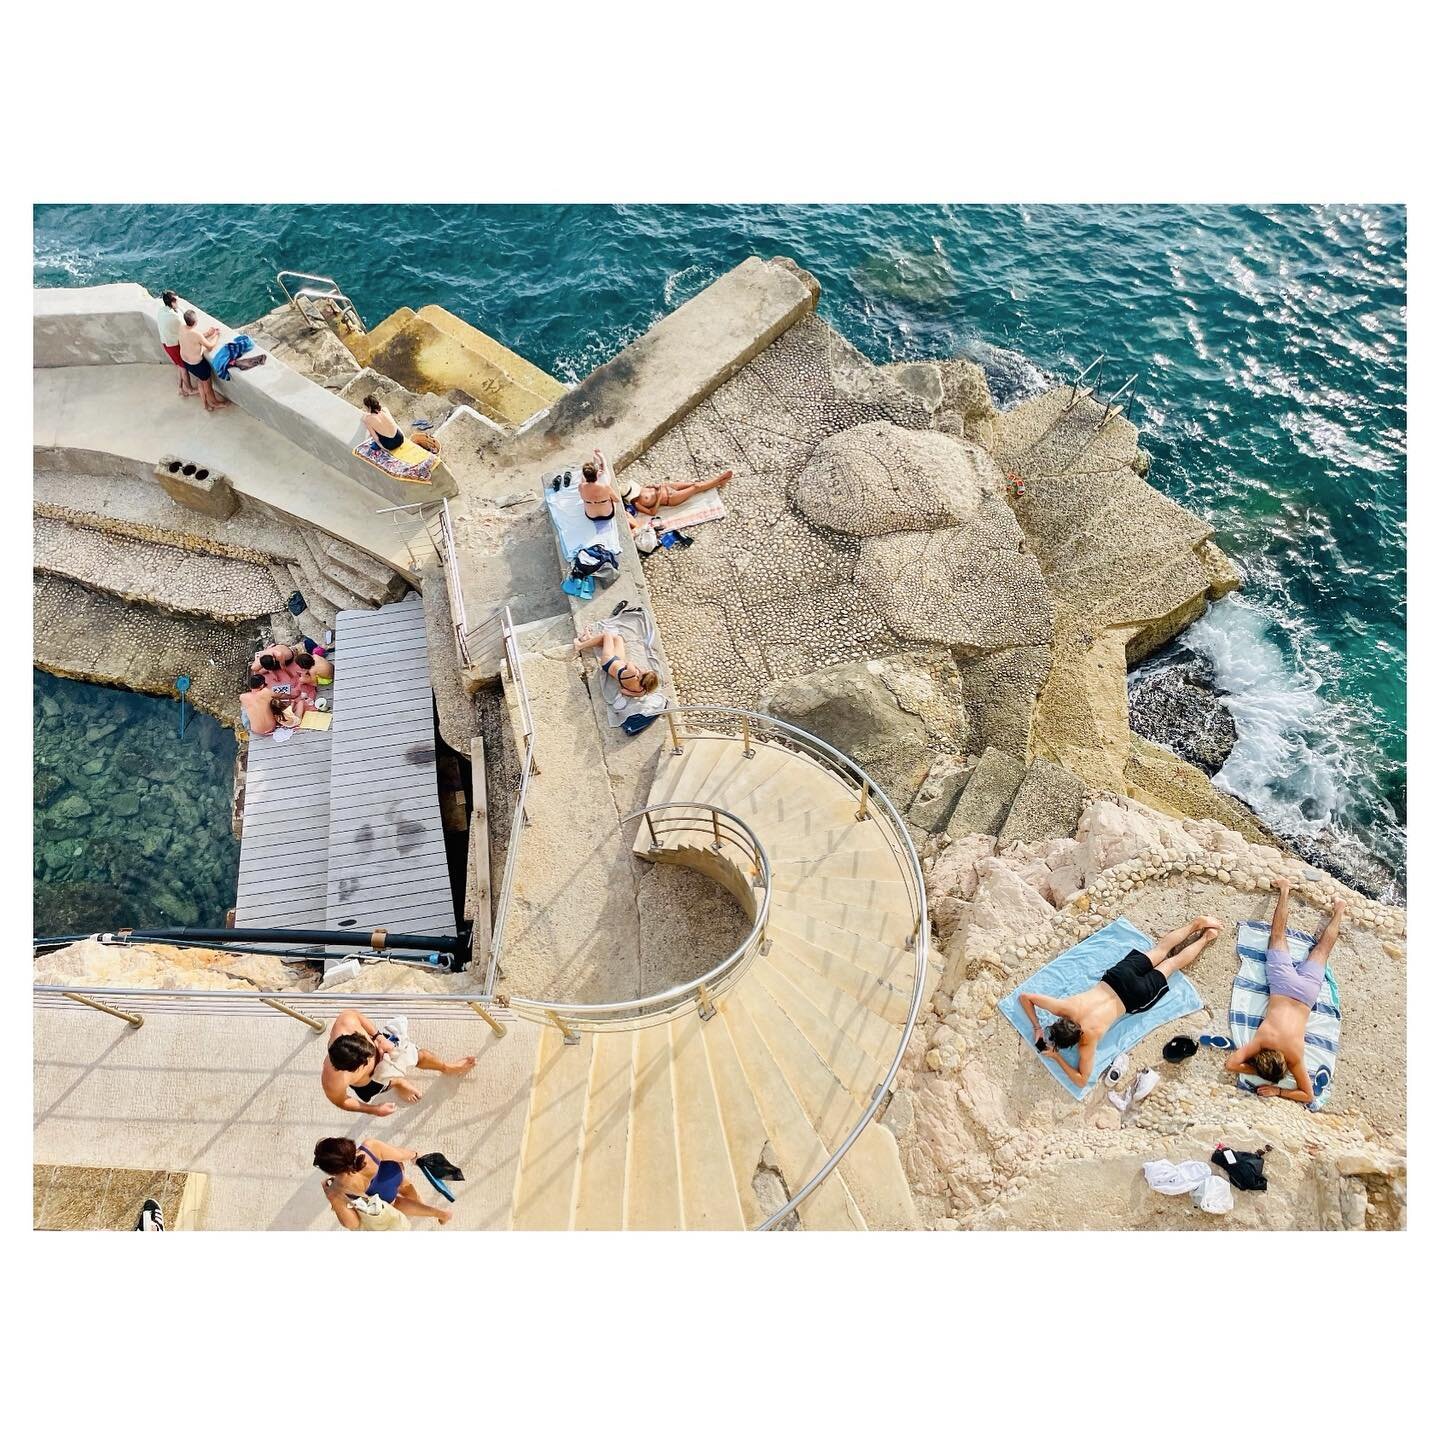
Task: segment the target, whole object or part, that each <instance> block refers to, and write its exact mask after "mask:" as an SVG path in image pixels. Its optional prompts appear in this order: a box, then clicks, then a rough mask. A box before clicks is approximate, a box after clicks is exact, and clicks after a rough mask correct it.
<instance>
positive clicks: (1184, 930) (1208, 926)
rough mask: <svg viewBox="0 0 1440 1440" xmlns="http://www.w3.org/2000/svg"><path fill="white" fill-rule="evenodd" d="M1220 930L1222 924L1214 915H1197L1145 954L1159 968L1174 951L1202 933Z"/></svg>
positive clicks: (1163, 936) (1159, 940) (1161, 939)
mask: <svg viewBox="0 0 1440 1440" xmlns="http://www.w3.org/2000/svg"><path fill="white" fill-rule="evenodd" d="M1220 928H1221V926H1220V922H1219V921H1218V920H1217V919H1216V918H1215V917H1214V916H1213V915H1197V916H1196V917H1195V918H1194V919H1193V920H1187V921H1186V922H1185V924H1183V925H1181V926H1180V927H1179V929H1177V930H1172V931H1170V933H1169V934H1168V935H1162V936H1161V937H1160V938H1159V939H1158V940H1157V941H1156V942H1155V944H1154V945H1153V946H1152V947H1151V948H1150V949H1149V950H1147V951H1146V952H1145V953H1146V954H1147V955H1148V956H1149V957H1150V963H1151V964H1152V965H1156V966H1158V965H1159V964H1160V963H1161V961H1163V960H1164V959H1165V958H1166V956H1168V955H1169V954H1170V952H1171V951H1172V950H1174V949H1176V948H1177V947H1178V946H1180V945H1182V944H1185V943H1187V942H1188V941H1189V940H1190V939H1191V938H1192V937H1193V936H1195V935H1198V934H1199V933H1200V932H1201V931H1203V930H1214V931H1216V932H1217V933H1218V932H1219V930H1220Z"/></svg>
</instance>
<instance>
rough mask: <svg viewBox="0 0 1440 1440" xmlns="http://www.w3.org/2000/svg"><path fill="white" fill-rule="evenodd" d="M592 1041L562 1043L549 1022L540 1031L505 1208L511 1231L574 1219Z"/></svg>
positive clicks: (553, 1226)
mask: <svg viewBox="0 0 1440 1440" xmlns="http://www.w3.org/2000/svg"><path fill="white" fill-rule="evenodd" d="M593 1044H594V1041H593V1039H592V1038H591V1037H590V1036H582V1037H581V1040H580V1043H579V1044H578V1045H567V1044H565V1040H564V1036H562V1035H561V1033H560V1031H559V1030H558V1029H556V1028H555V1027H554V1026H552V1025H547V1026H546V1027H545V1029H544V1030H543V1031H542V1032H541V1035H540V1047H539V1051H538V1053H537V1055H536V1060H535V1080H534V1086H533V1089H532V1091H531V1096H530V1113H529V1116H528V1117H527V1119H526V1122H525V1137H524V1140H523V1141H522V1144H521V1151H520V1168H519V1172H518V1174H517V1175H516V1179H515V1203H514V1206H513V1208H512V1212H511V1213H512V1217H513V1220H512V1228H514V1229H516V1230H568V1229H570V1227H571V1225H572V1223H573V1221H574V1215H575V1181H576V1174H577V1171H578V1168H579V1164H580V1144H579V1138H580V1134H581V1125H582V1122H583V1119H584V1115H585V1106H586V1100H587V1097H588V1094H589V1089H590V1069H591V1061H592V1059H593V1055H592V1046H593Z"/></svg>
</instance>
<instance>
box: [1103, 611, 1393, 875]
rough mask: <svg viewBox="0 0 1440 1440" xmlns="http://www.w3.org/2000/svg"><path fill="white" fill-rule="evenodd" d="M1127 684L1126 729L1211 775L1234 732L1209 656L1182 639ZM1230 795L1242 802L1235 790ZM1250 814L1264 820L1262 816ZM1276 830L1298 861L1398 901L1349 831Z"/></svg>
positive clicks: (1387, 871) (1375, 861)
mask: <svg viewBox="0 0 1440 1440" xmlns="http://www.w3.org/2000/svg"><path fill="white" fill-rule="evenodd" d="M1127 689H1128V692H1129V699H1130V728H1131V729H1132V730H1133V731H1134V732H1135V733H1136V734H1137V735H1139V736H1141V737H1142V738H1144V739H1146V740H1148V741H1150V742H1151V743H1152V744H1155V745H1161V746H1163V747H1164V748H1165V749H1167V750H1169V751H1170V752H1171V753H1172V754H1174V755H1177V756H1179V757H1180V759H1182V760H1185V761H1187V762H1188V763H1190V764H1191V765H1194V766H1195V767H1196V768H1197V769H1198V770H1201V771H1203V772H1204V773H1205V774H1206V775H1207V776H1208V777H1209V778H1210V779H1211V781H1212V782H1213V781H1214V778H1215V776H1216V775H1217V774H1218V773H1219V772H1220V770H1221V769H1222V768H1223V766H1224V764H1225V762H1226V760H1228V759H1229V757H1230V752H1231V751H1232V750H1233V749H1234V747H1235V743H1236V738H1237V735H1236V729H1235V721H1234V718H1233V717H1232V716H1231V714H1230V711H1229V709H1228V708H1227V707H1226V704H1225V699H1226V696H1225V692H1224V691H1223V690H1221V689H1220V688H1219V687H1218V686H1217V685H1216V683H1215V670H1214V667H1213V666H1212V665H1211V664H1210V662H1209V661H1208V660H1207V659H1206V658H1205V657H1204V656H1203V655H1199V654H1197V653H1196V652H1195V651H1193V650H1191V649H1189V648H1188V647H1187V646H1186V645H1185V643H1184V640H1183V638H1181V639H1179V640H1177V641H1175V642H1174V643H1173V644H1172V645H1171V646H1169V647H1167V649H1166V650H1165V651H1162V652H1160V653H1159V654H1157V655H1156V656H1154V657H1152V658H1151V659H1150V660H1149V661H1147V663H1146V664H1145V665H1143V666H1142V667H1141V668H1140V669H1138V670H1136V671H1134V672H1132V674H1131V675H1130V678H1129V681H1128V685H1127ZM1232 798H1234V799H1235V801H1236V803H1237V804H1242V805H1243V804H1244V803H1245V802H1244V801H1243V800H1241V799H1240V798H1239V797H1238V796H1236V797H1232ZM1246 808H1247V809H1250V807H1249V806H1246ZM1252 813H1254V812H1253V811H1252ZM1256 819H1257V820H1258V821H1260V822H1261V823H1262V824H1264V823H1266V822H1265V818H1264V817H1263V816H1260V815H1256ZM1275 836H1276V839H1277V840H1279V841H1282V842H1283V843H1284V845H1285V846H1286V847H1287V848H1288V849H1290V850H1292V851H1293V852H1294V853H1295V854H1296V855H1298V856H1300V857H1301V858H1302V859H1303V860H1306V861H1307V862H1309V863H1310V864H1311V865H1315V866H1317V867H1319V868H1320V869H1321V870H1325V871H1328V872H1329V873H1330V874H1331V875H1333V876H1334V877H1335V878H1336V879H1337V880H1340V881H1341V882H1342V883H1344V884H1345V885H1347V886H1349V887H1350V888H1351V889H1352V890H1355V891H1358V892H1359V893H1360V894H1362V895H1364V896H1366V897H1368V898H1369V899H1371V900H1382V901H1385V902H1386V903H1387V904H1403V903H1404V883H1403V879H1402V877H1400V876H1398V875H1396V873H1395V872H1394V871H1393V870H1392V869H1391V868H1390V867H1389V866H1388V865H1387V864H1386V863H1385V862H1384V861H1383V860H1382V859H1380V857H1379V856H1377V855H1375V854H1373V853H1371V852H1370V851H1369V850H1368V849H1367V848H1366V847H1365V846H1364V844H1363V843H1362V842H1361V841H1359V840H1358V839H1356V838H1355V837H1354V836H1351V835H1346V834H1342V833H1340V832H1338V831H1336V830H1334V829H1331V828H1327V829H1326V830H1324V831H1322V832H1321V833H1320V834H1318V835H1305V834H1296V833H1292V832H1288V831H1275Z"/></svg>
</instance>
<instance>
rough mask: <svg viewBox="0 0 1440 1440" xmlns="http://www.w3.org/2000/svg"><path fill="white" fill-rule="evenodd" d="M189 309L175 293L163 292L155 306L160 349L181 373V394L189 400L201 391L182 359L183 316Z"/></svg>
mask: <svg viewBox="0 0 1440 1440" xmlns="http://www.w3.org/2000/svg"><path fill="white" fill-rule="evenodd" d="M188 308H189V307H188V306H187V305H186V304H185V302H184V301H183V300H182V299H181V298H180V297H179V296H178V295H177V294H176V293H175V292H174V291H173V290H162V291H161V292H160V299H159V300H158V301H156V304H155V328H156V329H157V330H159V332H160V348H161V349H162V350H164V352H165V353H166V354H167V355H168V356H169V357H170V360H171V363H172V364H173V365H174V366H175V368H176V369H177V370H179V372H180V394H181V395H182V396H183V397H185V398H186V399H188V398H189V397H190V396H191V395H198V394H199V393H200V391H199V389H198V388H197V387H196V385H195V382H194V381H193V380H192V379H191V378H190V372H189V371H188V370H187V369H186V368H185V362H184V361H183V360H182V359H181V358H180V327H181V325H182V324H183V323H184V322H183V321H182V320H181V318H180V317H181V316H182V315H184V313H185V311H186V310H187V309H188Z"/></svg>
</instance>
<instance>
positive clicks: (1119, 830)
mask: <svg viewBox="0 0 1440 1440" xmlns="http://www.w3.org/2000/svg"><path fill="white" fill-rule="evenodd" d="M1217 828H1218V827H1217ZM1236 838H1237V839H1238V838H1239V837H1238V836H1237V837H1236ZM1075 839H1076V841H1077V842H1078V848H1077V849H1076V851H1075V858H1074V865H1075V868H1077V869H1078V870H1079V871H1080V873H1081V874H1082V875H1084V876H1085V879H1086V881H1087V883H1088V884H1091V885H1093V884H1094V882H1095V881H1096V880H1097V879H1098V878H1099V877H1100V875H1101V874H1102V873H1103V872H1104V871H1106V870H1109V869H1112V868H1113V867H1114V866H1116V865H1123V864H1125V863H1126V862H1127V861H1129V860H1135V859H1138V858H1139V857H1140V856H1142V855H1144V854H1146V853H1147V852H1149V851H1152V850H1162V851H1174V852H1175V853H1176V854H1177V855H1178V856H1180V857H1182V858H1184V857H1187V856H1195V855H1200V854H1202V853H1204V846H1203V844H1202V843H1201V842H1200V841H1199V840H1197V839H1195V838H1194V837H1193V836H1191V835H1190V834H1189V833H1187V831H1186V828H1185V825H1184V824H1182V823H1181V822H1180V821H1178V820H1167V819H1166V818H1165V817H1163V816H1161V815H1157V814H1156V813H1155V812H1154V811H1153V810H1151V809H1149V808H1148V807H1147V806H1144V805H1141V804H1139V803H1137V802H1134V801H1131V802H1116V801H1113V800H1099V801H1096V803H1095V804H1093V805H1091V806H1090V807H1089V808H1088V809H1087V810H1086V811H1085V813H1084V814H1083V815H1082V816H1081V817H1080V823H1079V825H1078V826H1077V827H1076V831H1075Z"/></svg>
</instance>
